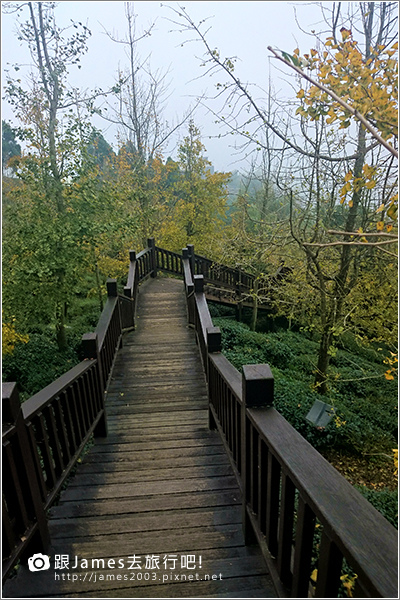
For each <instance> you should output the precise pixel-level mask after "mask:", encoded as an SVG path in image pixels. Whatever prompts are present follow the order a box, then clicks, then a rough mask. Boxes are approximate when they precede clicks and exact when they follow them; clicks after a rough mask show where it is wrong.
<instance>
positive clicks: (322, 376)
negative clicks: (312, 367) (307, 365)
mask: <svg viewBox="0 0 400 600" xmlns="http://www.w3.org/2000/svg"><path fill="white" fill-rule="evenodd" d="M331 344H332V330H331V327H330V323H328V324H327V326H326V328H325V330H324V331H323V332H322V335H321V341H320V344H319V351H318V362H317V371H316V375H315V380H314V386H315V387H316V389H317V391H318V393H320V394H326V393H327V391H328V385H327V373H328V367H329V359H330V353H329V348H330V346H331Z"/></svg>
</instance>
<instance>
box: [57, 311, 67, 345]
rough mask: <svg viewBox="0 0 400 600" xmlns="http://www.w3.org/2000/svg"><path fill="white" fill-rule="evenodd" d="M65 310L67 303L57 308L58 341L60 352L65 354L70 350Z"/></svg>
mask: <svg viewBox="0 0 400 600" xmlns="http://www.w3.org/2000/svg"><path fill="white" fill-rule="evenodd" d="M65 309H66V305H65V302H61V304H59V305H58V306H57V314H56V317H57V321H56V339H57V345H58V349H59V350H60V352H63V351H64V350H66V349H67V348H68V343H67V333H66V330H65Z"/></svg>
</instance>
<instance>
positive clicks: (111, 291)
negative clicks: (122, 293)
mask: <svg viewBox="0 0 400 600" xmlns="http://www.w3.org/2000/svg"><path fill="white" fill-rule="evenodd" d="M106 285H107V296H108V297H109V298H115V297H116V296H118V288H117V280H116V279H107V284H106Z"/></svg>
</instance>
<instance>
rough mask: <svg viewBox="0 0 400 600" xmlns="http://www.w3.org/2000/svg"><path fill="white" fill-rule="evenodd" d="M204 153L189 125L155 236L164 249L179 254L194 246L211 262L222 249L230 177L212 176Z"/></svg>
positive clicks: (223, 175) (196, 130) (225, 174)
mask: <svg viewBox="0 0 400 600" xmlns="http://www.w3.org/2000/svg"><path fill="white" fill-rule="evenodd" d="M204 152H205V147H204V145H203V144H202V142H201V135H200V130H199V129H198V127H196V125H195V124H194V122H193V121H191V122H190V124H189V128H188V134H187V135H186V136H185V137H184V138H183V140H182V142H181V144H180V146H179V149H178V161H177V166H178V171H177V172H176V174H175V175H176V176H175V181H174V183H173V184H172V188H171V189H170V192H169V193H170V196H169V202H168V206H166V207H165V210H166V217H165V218H164V220H163V223H162V226H161V229H160V234H159V235H160V240H161V242H162V243H163V244H164V245H165V247H167V248H171V249H173V250H176V251H180V250H181V248H184V247H185V246H186V245H187V244H194V245H195V246H196V250H197V251H198V252H199V253H204V254H205V255H206V256H208V257H211V258H212V257H214V256H215V255H216V252H217V249H219V250H221V247H222V239H223V236H222V230H223V227H224V225H225V214H226V210H227V188H226V184H227V182H228V180H229V176H230V174H229V173H218V172H215V173H214V172H212V169H211V163H210V162H209V161H208V160H207V158H206V157H205V156H204Z"/></svg>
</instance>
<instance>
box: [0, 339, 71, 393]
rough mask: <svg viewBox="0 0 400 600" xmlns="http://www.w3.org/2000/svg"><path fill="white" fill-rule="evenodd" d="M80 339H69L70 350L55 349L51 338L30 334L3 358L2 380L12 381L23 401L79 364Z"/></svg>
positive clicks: (55, 346)
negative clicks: (26, 339)
mask: <svg viewBox="0 0 400 600" xmlns="http://www.w3.org/2000/svg"><path fill="white" fill-rule="evenodd" d="M79 343H80V340H79V339H78V338H76V336H75V337H72V336H71V337H70V344H69V349H68V350H66V351H65V352H60V351H59V350H58V347H57V344H56V342H55V341H54V339H53V338H51V337H50V336H47V335H44V334H32V335H31V336H30V337H29V341H28V342H27V343H26V344H17V345H16V346H15V349H14V352H13V353H12V354H7V355H5V356H4V357H3V381H15V382H17V383H18V387H19V390H20V392H21V399H22V400H26V398H29V397H30V396H32V395H33V394H35V393H36V392H38V391H40V390H41V389H42V388H44V387H45V386H46V385H48V384H49V383H51V382H52V381H54V380H55V379H57V377H60V375H62V374H63V373H65V372H66V371H68V370H69V369H71V368H72V367H73V366H74V365H76V364H77V363H78V362H79V357H78V348H79Z"/></svg>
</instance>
